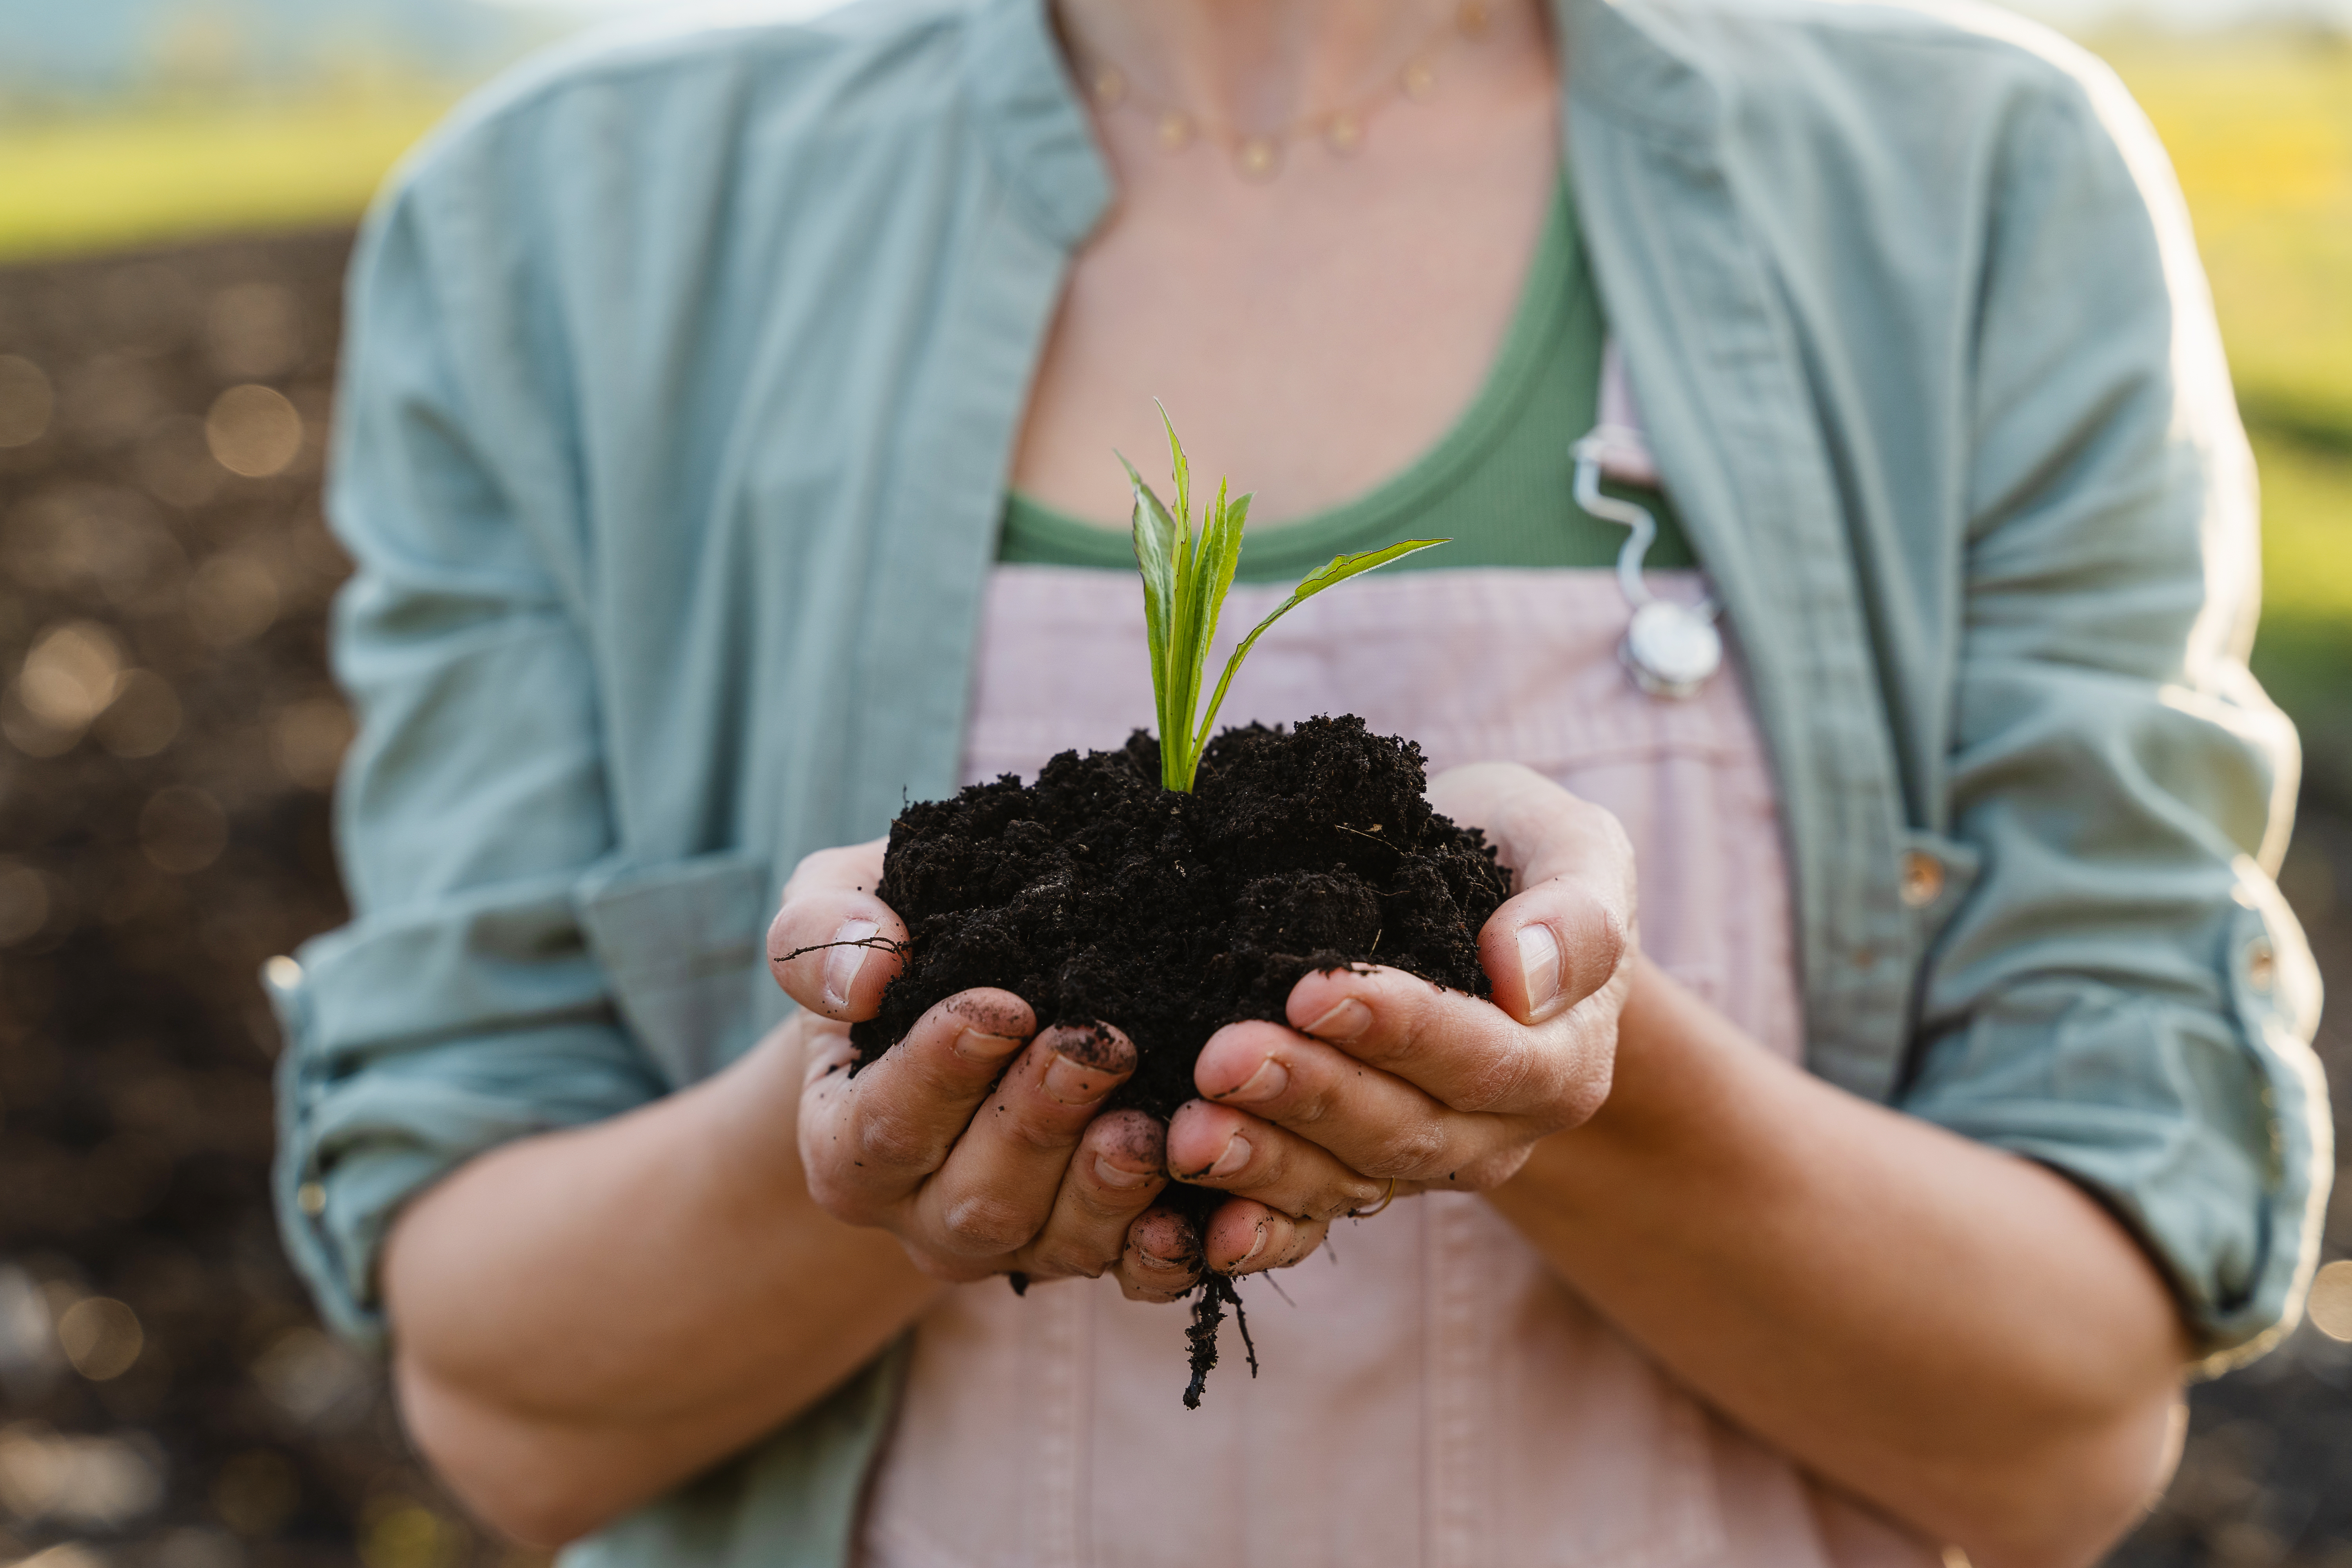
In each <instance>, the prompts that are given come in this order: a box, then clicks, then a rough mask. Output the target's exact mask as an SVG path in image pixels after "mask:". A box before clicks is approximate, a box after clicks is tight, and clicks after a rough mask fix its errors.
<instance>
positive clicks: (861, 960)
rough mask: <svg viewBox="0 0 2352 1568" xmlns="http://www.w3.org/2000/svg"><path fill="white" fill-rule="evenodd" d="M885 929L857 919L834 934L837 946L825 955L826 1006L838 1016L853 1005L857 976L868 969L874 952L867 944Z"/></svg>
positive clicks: (846, 923)
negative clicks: (851, 992)
mask: <svg viewBox="0 0 2352 1568" xmlns="http://www.w3.org/2000/svg"><path fill="white" fill-rule="evenodd" d="M881 929H882V925H881V922H880V921H869V920H863V919H858V918H856V917H853V918H851V919H849V920H845V921H842V922H841V927H840V929H839V930H837V931H835V932H834V933H833V944H832V946H831V947H830V948H828V949H827V950H826V952H825V955H824V1005H825V1006H826V1007H827V1008H828V1009H830V1010H832V1011H834V1012H838V1011H840V1010H841V1009H842V1008H844V1007H846V1006H848V1005H849V989H850V987H851V986H853V985H855V984H857V972H858V971H859V970H861V969H863V968H865V967H866V953H867V952H869V951H870V950H869V949H868V948H866V946H865V945H864V944H865V942H866V939H867V938H868V937H870V936H872V935H873V934H874V933H875V932H876V931H880V930H881Z"/></svg>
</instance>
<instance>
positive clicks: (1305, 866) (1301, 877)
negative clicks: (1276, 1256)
mask: <svg viewBox="0 0 2352 1568" xmlns="http://www.w3.org/2000/svg"><path fill="white" fill-rule="evenodd" d="M1425 783H1426V779H1425V775H1424V773H1423V766H1422V757H1421V748H1420V747H1418V746H1416V745H1414V744H1413V743H1412V742H1410V741H1404V740H1399V739H1397V738H1395V737H1393V736H1382V735H1373V734H1370V733H1367V732H1366V731H1365V728H1364V721H1362V720H1360V719H1358V718H1355V717H1353V716H1352V715H1350V716H1348V717H1344V718H1339V719H1330V718H1321V719H1312V720H1308V721H1306V722H1304V723H1302V724H1299V725H1298V726H1297V728H1295V729H1292V730H1287V731H1286V730H1281V729H1274V730H1269V729H1266V728H1265V727H1264V726H1262V725H1255V724H1253V725H1251V726H1249V727H1247V728H1245V729H1238V730H1228V731H1224V732H1223V734H1221V735H1219V736H1218V737H1217V738H1216V739H1215V740H1214V741H1213V742H1210V743H1209V747H1208V750H1207V751H1206V752H1204V753H1203V756H1202V765H1201V770H1200V774H1199V777H1198V780H1197V782H1196V784H1195V786H1194V789H1193V791H1192V794H1190V795H1182V794H1177V793H1175V792H1172V791H1170V790H1166V789H1163V788H1161V787H1160V747H1159V743H1158V742H1156V741H1154V740H1153V739H1152V738H1151V737H1150V735H1149V734H1147V733H1145V732H1144V731H1136V733H1135V734H1134V735H1133V736H1131V737H1130V738H1129V741H1128V742H1127V744H1126V746H1124V747H1123V748H1121V749H1120V750H1118V751H1116V752H1087V754H1086V755H1084V756H1080V755H1079V754H1078V753H1077V752H1063V753H1062V754H1061V755H1060V756H1057V757H1055V759H1054V760H1053V761H1052V762H1051V763H1047V764H1046V766H1045V771H1044V772H1043V773H1039V774H1038V776H1037V782H1036V783H1035V784H1029V785H1025V786H1024V784H1022V783H1021V782H1020V780H1019V779H1017V778H1014V777H1013V776H1011V775H1009V774H1008V775H1007V776H1005V777H1004V778H1002V779H999V780H997V781H996V782H995V783H994V784H975V785H973V786H971V788H969V789H966V790H964V791H963V792H962V793H961V794H960V795H956V796H955V798H954V799H952V800H944V801H928V802H923V803H921V804H919V805H910V806H908V808H907V809H906V810H905V811H903V812H901V813H900V814H899V816H898V821H897V822H896V823H894V824H893V825H892V826H891V829H890V846H889V850H888V852H887V856H886V858H885V859H884V863H883V875H882V883H881V886H880V887H879V888H878V889H877V893H878V895H879V896H880V898H881V899H882V900H883V902H885V903H887V904H888V905H889V906H890V907H891V908H892V909H893V910H897V911H898V915H899V917H900V918H901V919H903V920H904V921H906V922H907V926H908V931H909V933H910V937H911V940H910V942H909V944H908V952H907V954H906V957H907V965H906V968H905V969H904V970H903V971H902V972H901V973H900V974H899V975H898V979H897V980H895V981H893V982H892V983H891V984H890V988H889V989H888V991H887V992H886V993H885V994H883V998H882V1010H881V1011H880V1013H878V1014H877V1016H875V1017H873V1018H872V1019H869V1020H868V1021H866V1022H865V1023H862V1024H859V1025H857V1026H855V1027H854V1028H853V1029H852V1030H851V1031H850V1039H851V1041H852V1043H854V1044H855V1045H856V1047H858V1050H859V1052H860V1053H861V1054H860V1057H859V1062H860V1064H861V1065H862V1064H863V1063H864V1062H866V1061H870V1060H872V1059H873V1058H876V1057H877V1056H879V1055H880V1054H881V1053H882V1052H883V1051H884V1050H886V1049H887V1048H888V1047H889V1046H890V1044H891V1042H893V1041H895V1040H898V1038H900V1037H903V1036H904V1035H905V1034H906V1033H907V1031H908V1029H909V1028H911V1027H913V1026H914V1023H915V1021H916V1019H918V1018H919V1017H920V1016H922V1015H923V1013H924V1012H925V1011H926V1010H928V1009H929V1008H930V1007H931V1006H932V1005H935V1004H937V1003H939V1002H941V1001H943V1000H945V999H946V998H948V997H949V996H951V995H953V994H956V993H957V992H959V991H964V990H969V989H971V988H972V987H974V986H982V985H989V986H998V987H1001V988H1003V989H1004V990H1007V991H1011V992H1013V994H1016V995H1018V996H1020V997H1021V998H1022V999H1023V1000H1024V1001H1025V1002H1027V1003H1028V1004H1029V1005H1030V1006H1031V1007H1033V1008H1034V1009H1035V1011H1036V1015H1037V1022H1038V1024H1039V1026H1041V1027H1046V1026H1054V1025H1056V1024H1072V1025H1085V1024H1091V1023H1096V1022H1102V1023H1108V1024H1114V1025H1116V1026H1118V1027H1119V1028H1120V1029H1122V1030H1124V1031H1126V1033H1127V1035H1128V1037H1129V1039H1131V1040H1133V1041H1134V1042H1135V1047H1136V1054H1137V1058H1138V1067H1137V1068H1136V1073H1135V1076H1134V1077H1133V1078H1132V1079H1129V1080H1128V1082H1127V1083H1126V1084H1124V1085H1123V1086H1121V1087H1120V1088H1119V1089H1118V1091H1117V1092H1116V1093H1114V1094H1113V1095H1112V1097H1111V1098H1110V1100H1108V1102H1107V1103H1106V1109H1115V1108H1118V1107H1121V1106H1136V1107H1139V1108H1140V1109H1141V1110H1147V1111H1149V1112H1150V1113H1151V1114H1152V1115H1154V1116H1157V1117H1160V1118H1162V1119H1163V1120H1164V1119H1165V1118H1166V1117H1168V1116H1169V1115H1170V1114H1171V1113H1172V1112H1173V1111H1174V1110H1176V1108H1177V1107H1178V1106H1180V1105H1181V1104H1183V1103H1184V1102H1185V1101H1186V1100H1191V1099H1192V1098H1194V1090H1193V1087H1192V1063H1193V1060H1194V1058H1196V1057H1198V1056H1199V1054H1200V1051H1201V1047H1202V1046H1203V1045H1205V1044H1207V1042H1208V1038H1209V1037H1210V1036H1211V1035H1212V1034H1213V1033H1215V1032H1216V1031H1217V1030H1218V1029H1220V1028H1222V1027H1223V1026H1225V1025H1227V1024H1231V1023H1236V1022H1239V1021H1240V1020H1242V1019H1244V1018H1264V1019H1270V1020H1272V1021H1275V1022H1277V1023H1279V1022H1281V1021H1282V1020H1283V1016H1284V1013H1283V1008H1284V1005H1285V1003H1286V1001H1287V1000H1288V998H1289V994H1290V988H1291V986H1292V985H1293V984H1296V983H1297V981H1298V979H1299V978H1300V977H1301V976H1303V975H1305V974H1307V973H1309V972H1310V971H1314V970H1321V969H1336V968H1342V967H1345V966H1347V965H1349V964H1351V963H1383V964H1389V965H1391V966H1393V967H1395V968H1398V969H1402V970H1406V971H1409V972H1411V973H1414V974H1418V975H1420V976H1422V977H1423V979H1426V980H1430V981H1433V982H1434V983H1435V984H1439V985H1444V986H1447V987H1450V988H1452V989H1454V990H1457V991H1465V992H1468V993H1470V994H1472V995H1475V996H1485V995H1486V994H1487V993H1488V986H1487V983H1486V972H1485V971H1484V970H1483V969H1482V968H1480V966H1479V963H1478V951H1477V935H1478V930H1479V928H1480V927H1481V926H1483V925H1484V924H1485V923H1486V918H1487V917H1488V916H1489V915H1491V914H1493V913H1494V912H1495V910H1496V907H1497V906H1498V905H1500V904H1501V903H1502V901H1503V900H1504V899H1505V898H1507V897H1508V896H1509V892H1510V876H1509V873H1508V872H1507V871H1506V870H1505V869H1504V868H1501V867H1500V866H1498V865H1496V860H1495V851H1494V849H1493V848H1492V847H1489V846H1488V845H1487V844H1486V839H1485V837H1484V836H1483V835H1481V834H1480V833H1479V832H1478V831H1477V830H1476V829H1475V828H1465V827H1460V826H1455V825H1454V823H1453V822H1452V821H1450V820H1449V819H1447V818H1445V817H1443V816H1438V815H1437V814H1436V813H1435V812H1434V811H1433V810H1431V809H1430V806H1429V803H1428V802H1427V801H1426V800H1424V799H1423V795H1422V792H1423V787H1424V785H1425ZM852 1070H853V1071H854V1070H856V1069H855V1068H853V1069H852ZM1222 1195H1223V1194H1219V1193H1216V1192H1214V1191H1212V1190H1209V1189H1205V1188H1200V1187H1191V1186H1185V1185H1182V1184H1174V1185H1171V1187H1170V1188H1169V1189H1168V1194H1167V1195H1166V1196H1165V1197H1164V1198H1163V1199H1162V1200H1161V1201H1162V1202H1163V1203H1165V1204H1167V1205H1169V1206H1171V1207H1172V1208H1175V1209H1177V1210H1179V1211H1180V1212H1181V1213H1184V1214H1186V1215H1190V1216H1191V1217H1192V1220H1193V1221H1194V1223H1195V1224H1196V1225H1198V1224H1201V1223H1202V1222H1203V1221H1205V1219H1206V1217H1207V1215H1209V1213H1210V1212H1211V1211H1212V1210H1213V1208H1214V1207H1215V1206H1216V1205H1217V1203H1218V1202H1219V1201H1220V1200H1221V1198H1222ZM1229 1302H1230V1303H1231V1304H1232V1305H1233V1306H1234V1308H1235V1310H1236V1311H1238V1310H1239V1307H1240V1300H1239V1298H1238V1297H1237V1296H1236V1295H1235V1294H1234V1288H1233V1282H1232V1281H1231V1280H1230V1279H1225V1278H1224V1277H1223V1276H1221V1275H1208V1276H1205V1277H1204V1280H1203V1284H1202V1293H1201V1297H1200V1299H1199V1300H1197V1301H1196V1302H1195V1303H1194V1307H1193V1312H1194V1324H1193V1332H1192V1346H1193V1350H1192V1373H1193V1377H1192V1387H1191V1388H1190V1389H1189V1390H1188V1391H1187V1392H1186V1394H1185V1403H1186V1404H1187V1405H1197V1404H1198V1403H1199V1401H1200V1392H1201V1387H1202V1381H1203V1379H1204V1378H1205V1377H1206V1374H1207V1372H1208V1368H1209V1367H1210V1366H1212V1365H1213V1364H1214V1363H1215V1361H1216V1327H1217V1324H1218V1323H1219V1322H1220V1321H1222V1320H1223V1308H1224V1306H1225V1304H1227V1303H1229ZM1246 1336H1247V1328H1246V1325H1244V1338H1246ZM1253 1366H1255V1362H1254V1361H1253Z"/></svg>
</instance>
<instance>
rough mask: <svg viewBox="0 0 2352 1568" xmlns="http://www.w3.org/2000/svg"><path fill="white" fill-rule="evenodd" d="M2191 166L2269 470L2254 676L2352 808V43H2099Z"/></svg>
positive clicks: (2238, 366)
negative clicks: (2302, 736) (2292, 720)
mask: <svg viewBox="0 0 2352 1568" xmlns="http://www.w3.org/2000/svg"><path fill="white" fill-rule="evenodd" d="M2099 48H2100V52H2101V53H2102V54H2104V55H2105V57H2106V58H2107V59H2108V60H2109V61H2110V62H2111V63H2113V64H2114V65H2115V67H2116V69H2117V70H2118V71H2119V72H2121V73H2122V75H2123V78H2124V79H2125V80H2126V82H2128V83H2129V84H2130V85H2131V89H2132V90H2133V92H2135V93H2136V94H2137V95H2138V97H2139V100H2140V102H2141V104H2142V106H2143V107H2144V108H2146V109H2147V112H2148V118H2149V119H2150V120H2152V121H2155V124H2156V128H2157V132H2158V134H2159V135H2161V136H2162V137H2163V138H2164V142H2165V145H2166V147H2167V148H2168V150H2169V151H2170V152H2171V153H2172V159H2173V163H2174V166H2175V167H2176V168H2177V169H2178V170H2179V174H2180V184H2181V189H2182V190H2183V192H2185V193H2186V194H2187V195H2188V197H2189V211H2190V212H2191V214H2192V215H2193V216H2195V219H2196V223H2197V238H2198V243H2199V246H2200V247H2201V249H2202V250H2203V252H2204V256H2205V266H2206V269H2207V271H2208V273H2209V274H2210V276H2211V278H2212V280H2213V301H2214V306H2215V309H2216V310H2218V311H2219V312H2220V314H2221V332H2222V336H2223V337H2224V338H2225V339H2226V340H2227V341H2228V343H2229V347H2230V363H2231V371H2232V373H2233V374H2234V375H2235V376H2236V379H2237V384H2238V397H2239V403H2240V406H2241V407H2242V409H2243V410H2244V413H2245V416H2246V424H2247V427H2248V429H2249V430H2250V431H2251V432H2252V435H2253V437H2254V455H2255V458H2256V459H2257V460H2258V462H2259V463H2260V465H2261V468H2262V476H2263V626H2262V632H2261V636H2260V637H2259V638H2258V639H2257V641H2256V643H2255V647H2254V668H2255V670H2256V672H2257V673H2258V674H2259V675H2261V677H2262V678H2263V682H2264V683H2265V684H2266V685H2268V686H2269V687H2270V688H2271V690H2272V693H2273V695H2274V696H2275V697H2277V699H2278V700H2279V701H2280V703H2281V704H2282V705H2283V706H2284V707H2285V708H2286V710H2288V711H2289V712H2290V713H2293V714H2294V716H2295V718H2296V720H2297V721H2299V722H2300V723H2301V724H2302V725H2303V727H2304V731H2305V749H2306V751H2307V752H2308V754H2309V771H2310V773H2311V774H2312V777H2313V782H2314V783H2315V784H2316V785H2317V786H2318V787H2320V788H2321V789H2322V790H2324V791H2325V792H2326V794H2327V795H2329V796H2330V797H2331V798H2333V799H2334V801H2335V802H2336V804H2337V805H2339V806H2345V805H2352V40H2347V39H2344V38H2331V37H2325V36H2321V35H2316V34H2281V35H2276V36H2252V37H2235V38H2231V37H2223V38H2200V39H2193V40H2186V39H2178V38H2169V39H2168V38H2153V37H2137V38H2120V39H2106V40H2102V41H2100V43H2099Z"/></svg>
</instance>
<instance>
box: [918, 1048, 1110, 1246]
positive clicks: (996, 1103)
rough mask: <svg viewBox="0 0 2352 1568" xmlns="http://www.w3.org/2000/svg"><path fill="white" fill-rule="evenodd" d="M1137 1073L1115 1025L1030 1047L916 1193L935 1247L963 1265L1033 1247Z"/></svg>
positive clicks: (923, 1223) (921, 1217)
mask: <svg viewBox="0 0 2352 1568" xmlns="http://www.w3.org/2000/svg"><path fill="white" fill-rule="evenodd" d="M1134 1071H1135V1046H1134V1044H1133V1043H1132V1042H1130V1041H1129V1039H1128V1037H1126V1036H1125V1035H1123V1034H1120V1033H1119V1032H1118V1030H1117V1029H1114V1028H1112V1027H1110V1026H1108V1024H1094V1025H1089V1026H1084V1027H1073V1026H1067V1025H1061V1026H1055V1027H1054V1028H1051V1029H1047V1030H1046V1031H1045V1032H1044V1033H1043V1034H1041V1035H1039V1036H1038V1037H1036V1038H1035V1039H1034V1040H1032V1041H1031V1042H1030V1043H1029V1048H1028V1049H1027V1050H1025V1051H1024V1052H1023V1053H1022V1054H1021V1056H1020V1057H1019V1058H1017V1059H1016V1060H1015V1061H1014V1062H1013V1066H1012V1068H1010V1069H1009V1070H1008V1071H1007V1072H1006V1073H1005V1075H1004V1078H1003V1081H1002V1082H1000V1083H999V1084H998V1085H997V1086H996V1092H995V1093H994V1094H992V1095H991V1096H990V1097H989V1099H988V1101H987V1103H986V1104H984V1105H982V1107H981V1108H980V1110H978V1111H977V1112H975V1113H974V1114H973V1116H972V1119H971V1126H970V1127H969V1128H968V1129H967V1130H966V1131H965V1132H964V1134H963V1136H962V1137H961V1139H959V1140H958V1141H957V1142H956V1146H955V1148H954V1149H953V1150H952V1151H950V1153H949V1154H948V1157H947V1163H945V1164H943V1165H942V1166H940V1172H939V1174H938V1175H936V1176H934V1177H933V1178H932V1179H931V1180H930V1181H929V1182H927V1183H925V1184H923V1188H922V1190H921V1192H920V1193H919V1194H917V1200H916V1208H917V1215H918V1217H919V1221H920V1223H921V1227H922V1230H923V1233H924V1234H925V1235H926V1236H927V1237H929V1241H930V1242H931V1244H932V1245H935V1246H937V1247H940V1248H942V1249H943V1250H945V1251H947V1252H949V1253H950V1254H952V1255H954V1256H958V1257H964V1258H994V1257H998V1256H1000V1255H1002V1254H1004V1253H1009V1252H1014V1251H1018V1250H1019V1249H1020V1248H1022V1247H1025V1246H1027V1245H1028V1244H1029V1243H1030V1241H1031V1240H1033V1239H1034V1237H1036V1235H1037V1233H1038V1232H1039V1230H1041V1229H1042V1228H1044V1226H1045V1220H1046V1217H1047V1216H1048V1215H1051V1214H1052V1213H1053V1209H1054V1202H1055V1196H1056V1194H1058V1193H1059V1192H1060V1190H1061V1186H1062V1177H1063V1173H1065V1172H1066V1171H1067V1170H1068V1169H1069V1164H1070V1157H1071V1155H1072V1154H1073V1153H1074V1152H1076V1149H1077V1146H1078V1140H1079V1138H1080V1137H1081V1135H1083V1134H1084V1133H1085V1131H1086V1130H1087V1122H1089V1121H1093V1120H1094V1116H1095V1112H1096V1111H1097V1110H1099V1109H1100V1108H1101V1106H1102V1102H1103V1100H1104V1097H1106V1096H1107V1095H1108V1094H1109V1093H1110V1091H1111V1090H1112V1089H1117V1088H1118V1086H1119V1085H1120V1084H1122V1083H1125V1082H1126V1081H1127V1080H1128V1079H1129V1076H1131V1075H1132V1074H1133V1073H1134Z"/></svg>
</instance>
